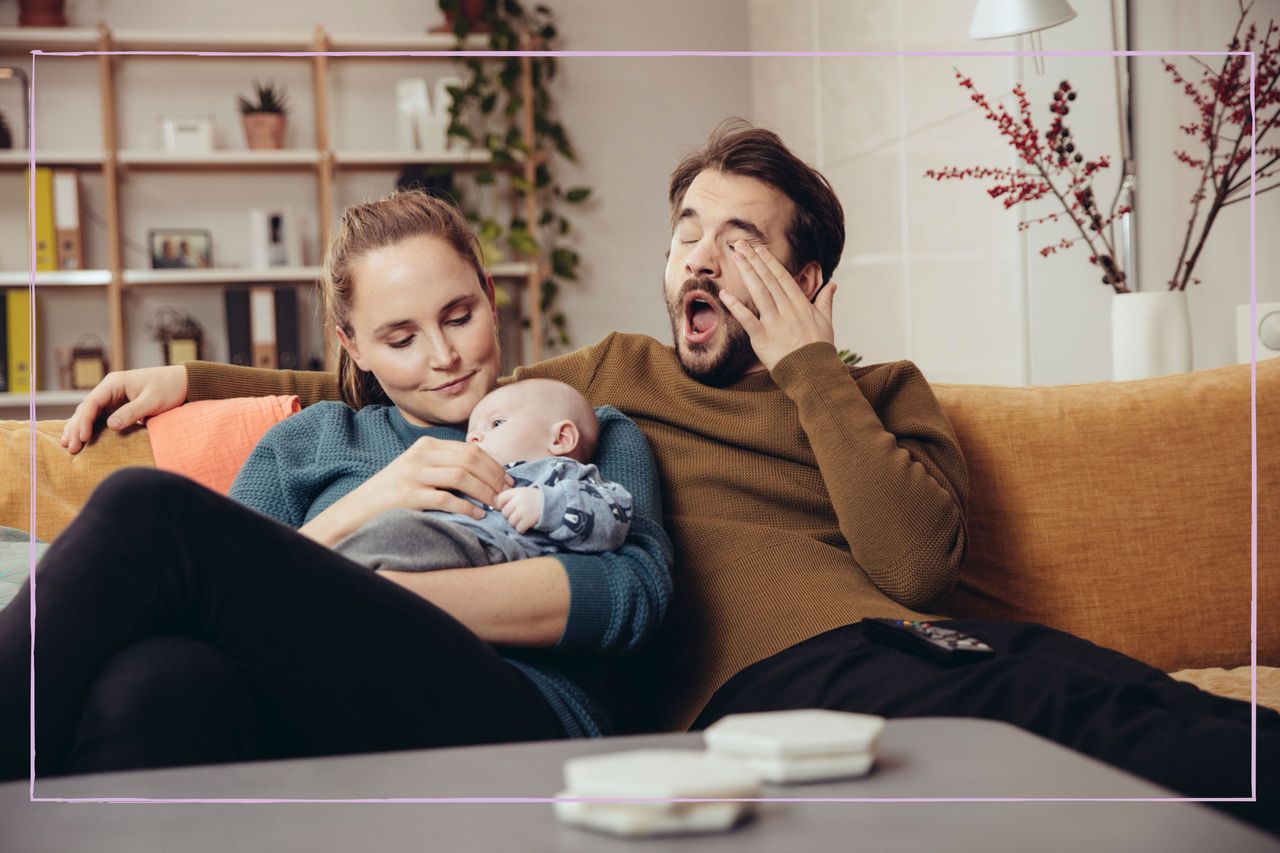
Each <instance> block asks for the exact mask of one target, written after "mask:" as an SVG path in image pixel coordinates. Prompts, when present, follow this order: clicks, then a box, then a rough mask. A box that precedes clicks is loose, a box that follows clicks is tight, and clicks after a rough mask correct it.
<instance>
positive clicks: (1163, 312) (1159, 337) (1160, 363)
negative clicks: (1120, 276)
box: [1111, 290, 1191, 382]
mask: <svg viewBox="0 0 1280 853" xmlns="http://www.w3.org/2000/svg"><path fill="white" fill-rule="evenodd" d="M1190 371H1191V316H1190V314H1189V313H1188V311H1187V294H1186V291H1181V290H1160V291H1152V292H1141V293H1117V294H1116V295H1115V297H1114V298H1112V300H1111V378H1112V379H1114V380H1115V381H1117V382H1122V381H1124V380H1127V379H1147V378H1149V377H1152V376H1164V375H1166V374H1169V373H1189V372H1190Z"/></svg>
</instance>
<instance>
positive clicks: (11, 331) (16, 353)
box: [4, 287, 36, 394]
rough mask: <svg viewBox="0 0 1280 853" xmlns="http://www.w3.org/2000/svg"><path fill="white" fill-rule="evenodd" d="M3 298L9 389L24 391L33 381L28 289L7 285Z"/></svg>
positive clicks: (34, 379) (11, 391)
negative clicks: (7, 344) (6, 334)
mask: <svg viewBox="0 0 1280 853" xmlns="http://www.w3.org/2000/svg"><path fill="white" fill-rule="evenodd" d="M4 301H5V313H6V315H7V316H6V318H5V320H6V323H5V327H6V330H7V332H8V338H9V346H8V351H7V352H8V355H7V359H6V361H7V368H8V380H9V381H8V385H9V393H11V394H26V393H27V392H29V391H30V390H31V389H32V388H34V387H35V382H36V376H35V365H34V364H32V361H31V293H30V291H28V290H26V289H24V288H16V287H15V288H11V289H9V290H6V291H5V292H4Z"/></svg>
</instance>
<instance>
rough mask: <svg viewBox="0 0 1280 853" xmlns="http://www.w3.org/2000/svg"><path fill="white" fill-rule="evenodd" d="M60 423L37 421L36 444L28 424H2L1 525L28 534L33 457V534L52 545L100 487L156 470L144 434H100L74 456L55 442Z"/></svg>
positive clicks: (138, 431)
mask: <svg viewBox="0 0 1280 853" xmlns="http://www.w3.org/2000/svg"><path fill="white" fill-rule="evenodd" d="M63 423H64V421H37V422H36V429H35V443H34V447H33V446H32V431H31V424H30V422H29V421H0V458H3V459H4V460H5V470H4V476H3V478H2V479H0V526H4V527H15V528H17V529H19V530H31V529H32V523H31V464H30V460H31V458H32V451H33V450H34V452H35V468H36V489H35V511H36V517H35V525H34V528H35V533H36V537H37V538H39V539H43V540H44V541H46V542H52V541H53V539H54V537H56V536H57V535H58V534H59V533H61V532H62V529H63V528H64V527H66V526H67V525H68V524H69V523H71V519H72V518H74V517H75V515H76V513H77V512H79V511H80V507H82V506H84V502H85V499H86V498H88V496H89V493H90V492H91V491H93V489H94V487H95V486H97V485H98V483H100V482H102V481H103V480H104V479H106V477H107V475H108V474H110V473H111V472H113V471H117V470H119V469H121V468H125V467H128V466H130V465H143V466H146V467H154V466H155V459H154V458H153V457H152V455H151V443H150V442H149V441H148V438H147V431H146V430H145V429H142V428H141V427H130V428H129V429H127V430H125V431H124V432H119V433H118V432H114V431H112V430H101V431H99V432H98V433H97V434H95V435H94V436H93V438H92V439H90V441H89V445H88V447H87V448H86V449H84V450H81V451H80V452H79V453H77V454H76V455H75V456H72V455H71V454H69V453H67V451H66V450H65V449H64V448H63V447H62V445H61V444H59V443H58V439H59V437H60V436H61V435H62V425H63Z"/></svg>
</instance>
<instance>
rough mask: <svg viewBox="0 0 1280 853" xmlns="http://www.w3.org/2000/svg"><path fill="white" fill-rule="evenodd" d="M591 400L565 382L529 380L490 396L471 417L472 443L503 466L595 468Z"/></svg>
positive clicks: (596, 431)
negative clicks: (562, 459)
mask: <svg viewBox="0 0 1280 853" xmlns="http://www.w3.org/2000/svg"><path fill="white" fill-rule="evenodd" d="M599 430H600V427H599V424H598V423H597V421H596V413H595V411H594V410H593V409H592V408H591V404H590V403H588V402H587V400H586V398H585V397H583V396H582V395H581V394H579V393H578V392H577V391H576V390H575V389H573V388H572V387H570V386H568V385H566V384H564V383H563V382H556V381H554V380H551V379H525V380H524V381H522V382H512V383H511V384H510V385H504V386H503V387H501V388H498V389H495V390H493V391H490V392H489V394H488V395H487V396H485V397H484V398H483V399H482V400H480V402H479V403H477V404H476V407H475V409H473V410H472V412H471V419H470V421H468V423H467V441H468V442H470V443H471V444H478V445H480V447H481V448H482V449H483V450H484V451H485V452H487V453H488V454H489V455H490V456H492V457H493V458H494V459H497V460H498V461H499V462H501V463H502V464H503V465H509V464H511V463H512V462H524V461H527V460H530V459H541V458H543V457H544V456H568V457H570V458H572V459H576V460H578V461H579V462H590V461H591V458H592V456H593V455H594V454H595V452H596V437H597V435H598V434H599Z"/></svg>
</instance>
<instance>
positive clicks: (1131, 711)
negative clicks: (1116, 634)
mask: <svg viewBox="0 0 1280 853" xmlns="http://www.w3.org/2000/svg"><path fill="white" fill-rule="evenodd" d="M938 624H939V625H943V626H945V627H950V628H955V629H956V630H959V631H963V632H964V633H966V634H972V635H973V636H975V637H978V638H979V639H982V640H985V641H986V642H987V643H988V644H989V645H991V646H993V647H994V648H995V649H996V651H997V654H996V655H995V656H994V657H992V658H991V659H989V660H986V661H981V662H977V663H971V664H967V665H963V666H956V667H946V666H943V665H941V664H937V663H932V662H930V661H928V660H925V659H923V658H921V657H918V656H916V655H913V654H911V653H909V652H905V651H901V650H899V649H896V648H893V647H889V646H885V645H881V644H878V643H876V642H875V641H873V640H870V639H867V638H866V637H865V636H864V635H863V631H862V627H861V625H858V624H853V625H847V626H845V627H843V628H836V629H835V630H832V631H828V632H826V633H824V634H820V635H818V636H816V637H813V638H811V639H809V640H806V641H804V642H802V643H799V644H797V645H795V646H792V647H791V648H789V649H785V650H783V651H782V652H779V653H778V654H776V655H773V656H772V657H769V658H766V659H764V660H762V661H760V662H759V663H756V664H754V665H752V666H750V667H747V668H746V669H744V670H743V671H741V672H739V673H738V674H737V675H735V676H734V677H733V678H731V679H729V681H728V682H726V683H725V684H724V686H722V687H721V688H720V689H719V690H718V691H716V693H715V695H714V696H712V698H711V701H710V702H708V703H707V705H706V707H705V708H704V709H703V711H702V713H701V714H700V715H699V716H698V719H697V720H696V721H695V722H694V724H693V728H694V729H703V728H706V727H707V726H709V725H710V724H711V723H713V722H715V721H716V720H718V719H720V718H721V717H723V716H725V715H727V714H735V713H744V712H750V711H775V710H785V709H793V708H830V709H835V710H842V711H855V712H859V713H865V714H877V715H880V716H883V717H930V716H934V717H981V718H986V719H991V720H1002V721H1004V722H1008V723H1012V724H1013V725H1016V726H1018V727H1020V728H1023V729H1026V730H1027V731H1030V732H1034V733H1035V734H1038V735H1041V736H1042V737H1046V738H1049V739H1050V740H1054V741H1057V742H1058V743H1060V744H1063V745H1064V746H1068V747H1071V748H1073V749H1077V750H1079V751H1081V752H1083V753H1085V754H1086V755H1090V756H1092V757H1094V758H1097V759H1099V760H1101V761H1105V762H1107V763H1109V764H1112V765H1114V766H1116V767H1120V768H1122V769H1124V770H1128V771H1129V772H1131V773H1134V774H1136V775H1138V776H1142V777H1144V778H1146V779H1149V780H1151V781H1153V782H1156V783H1157V784H1160V785H1163V786H1165V787H1168V788H1172V789H1173V790H1175V791H1178V792H1181V793H1182V794H1184V795H1186V796H1190V797H1248V796H1250V714H1251V711H1252V709H1251V707H1250V705H1249V704H1248V703H1245V702H1238V701H1235V700H1233V699H1225V698H1222V697H1219V696H1215V695H1213V694H1211V693H1207V692H1205V691H1203V690H1200V689H1198V688H1196V687H1193V686H1191V685H1189V684H1185V683H1183V682H1179V681H1176V680H1174V679H1172V678H1170V677H1169V676H1168V675H1166V674H1165V673H1163V672H1161V671H1159V670H1157V669H1155V668H1154V667H1150V666H1148V665H1146V664H1145V663H1142V662H1141V661H1138V660H1134V659H1133V658H1130V657H1128V656H1126V655H1122V654H1120V653H1119V652H1115V651H1112V650H1110V649H1105V648H1102V647H1100V646H1096V645H1094V644H1093V643H1090V642H1089V641H1087V640H1083V639H1080V638H1079V637H1075V636H1073V635H1071V634H1065V633H1063V632H1061V631H1056V630H1054V629H1052V628H1048V627H1045V626H1044V625H1037V624H1030V623H1001V622H984V621H977V620H967V619H955V620H948V621H945V622H939V623H938ZM989 793H990V795H991V796H1010V795H1013V794H1014V793H1015V792H1010V791H993V792H989ZM976 795H977V796H981V795H982V794H981V793H979V794H976ZM1081 795H1082V796H1087V795H1088V792H1081ZM1278 798H1280V714H1277V713H1276V712H1275V711H1272V710H1269V709H1266V708H1262V707H1259V708H1258V802H1257V803H1256V804H1255V803H1249V804H1236V803H1229V804H1227V803H1224V804H1221V805H1222V806H1223V807H1224V808H1225V809H1226V810H1227V811H1229V812H1232V813H1235V814H1237V815H1238V816H1241V817H1244V818H1246V819H1248V820H1251V821H1252V822H1255V823H1259V824H1261V825H1263V826H1265V827H1267V828H1269V829H1271V830H1272V831H1273V832H1280V802H1278Z"/></svg>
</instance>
